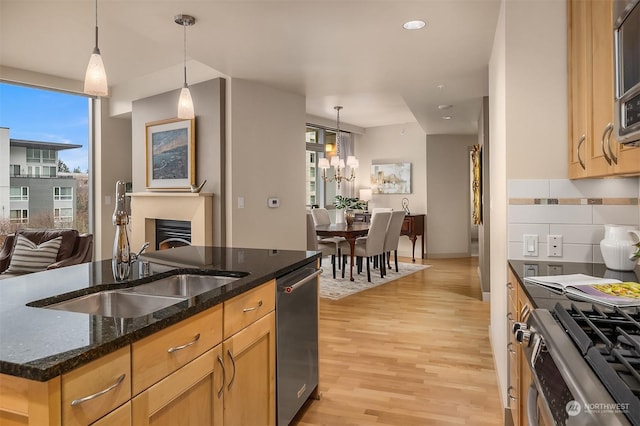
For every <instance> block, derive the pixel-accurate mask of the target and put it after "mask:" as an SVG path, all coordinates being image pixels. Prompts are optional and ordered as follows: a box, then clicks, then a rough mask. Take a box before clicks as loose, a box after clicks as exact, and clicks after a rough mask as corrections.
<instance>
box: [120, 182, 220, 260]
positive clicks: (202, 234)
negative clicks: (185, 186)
mask: <svg viewBox="0 0 640 426" xmlns="http://www.w3.org/2000/svg"><path fill="white" fill-rule="evenodd" d="M127 196H129V197H131V237H130V240H131V247H132V250H137V247H141V246H142V244H143V243H144V242H146V241H148V242H149V243H150V244H149V248H148V249H147V251H152V248H153V247H155V246H156V223H155V221H156V219H171V220H185V221H189V222H191V244H193V245H195V246H210V245H212V244H213V194H212V193H210V192H205V193H203V192H201V193H192V192H133V193H129V194H127ZM140 224H142V225H140Z"/></svg>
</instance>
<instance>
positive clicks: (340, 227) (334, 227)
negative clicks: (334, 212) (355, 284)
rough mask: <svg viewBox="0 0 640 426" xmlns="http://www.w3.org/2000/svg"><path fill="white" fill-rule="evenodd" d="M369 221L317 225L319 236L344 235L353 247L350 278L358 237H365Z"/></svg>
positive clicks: (350, 276)
mask: <svg viewBox="0 0 640 426" xmlns="http://www.w3.org/2000/svg"><path fill="white" fill-rule="evenodd" d="M369 225H370V224H369V223H361V222H357V223H353V224H351V225H347V223H332V224H330V225H316V235H317V236H319V237H324V238H327V237H343V238H344V239H345V240H346V241H347V242H348V243H349V247H350V248H351V264H350V266H351V270H350V272H349V279H350V280H351V281H354V279H353V259H354V254H353V253H354V252H355V246H356V239H357V238H358V237H364V236H366V235H367V234H368V233H369Z"/></svg>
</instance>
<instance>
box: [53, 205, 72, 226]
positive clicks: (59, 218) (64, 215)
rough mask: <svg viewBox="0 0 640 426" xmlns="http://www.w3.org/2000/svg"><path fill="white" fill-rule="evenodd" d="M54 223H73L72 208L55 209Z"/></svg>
mask: <svg viewBox="0 0 640 426" xmlns="http://www.w3.org/2000/svg"><path fill="white" fill-rule="evenodd" d="M53 221H54V222H55V223H63V222H64V223H71V222H73V209H72V208H61V209H53Z"/></svg>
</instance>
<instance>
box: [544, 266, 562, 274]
mask: <svg viewBox="0 0 640 426" xmlns="http://www.w3.org/2000/svg"><path fill="white" fill-rule="evenodd" d="M547 273H548V275H562V265H549V266H548V267H547Z"/></svg>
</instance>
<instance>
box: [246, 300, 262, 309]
mask: <svg viewBox="0 0 640 426" xmlns="http://www.w3.org/2000/svg"><path fill="white" fill-rule="evenodd" d="M261 307H262V300H260V301H259V302H258V304H257V305H256V306H252V307H251V308H244V309H243V310H242V312H251V311H255V310H256V309H260V308H261Z"/></svg>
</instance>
